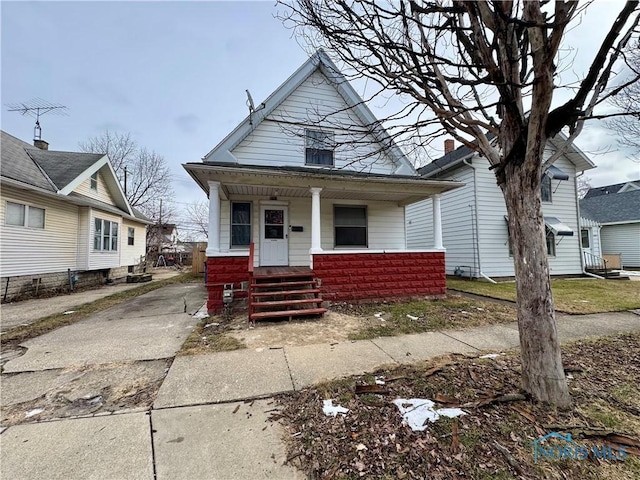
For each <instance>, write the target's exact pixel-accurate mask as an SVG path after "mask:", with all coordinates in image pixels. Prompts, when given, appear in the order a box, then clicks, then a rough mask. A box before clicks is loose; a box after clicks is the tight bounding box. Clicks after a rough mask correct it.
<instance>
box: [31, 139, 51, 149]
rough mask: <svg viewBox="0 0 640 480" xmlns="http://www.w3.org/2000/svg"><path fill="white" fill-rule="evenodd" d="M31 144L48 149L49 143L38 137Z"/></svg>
mask: <svg viewBox="0 0 640 480" xmlns="http://www.w3.org/2000/svg"><path fill="white" fill-rule="evenodd" d="M33 146H34V147H38V148H39V149H40V150H49V143H47V142H45V141H44V140H40V139H38V138H36V139H35V140H34V141H33Z"/></svg>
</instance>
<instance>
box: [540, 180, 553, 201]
mask: <svg viewBox="0 0 640 480" xmlns="http://www.w3.org/2000/svg"><path fill="white" fill-rule="evenodd" d="M540 198H541V200H542V201H543V202H549V203H551V177H550V176H549V175H542V183H541V185H540Z"/></svg>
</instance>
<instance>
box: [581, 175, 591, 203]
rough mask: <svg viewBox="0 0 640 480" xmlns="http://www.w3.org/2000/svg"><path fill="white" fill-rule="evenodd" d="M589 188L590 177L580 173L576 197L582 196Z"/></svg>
mask: <svg viewBox="0 0 640 480" xmlns="http://www.w3.org/2000/svg"><path fill="white" fill-rule="evenodd" d="M590 189H591V178H590V177H586V176H584V175H581V176H579V177H578V198H584V196H585V195H586V194H587V192H588V191H589V190H590Z"/></svg>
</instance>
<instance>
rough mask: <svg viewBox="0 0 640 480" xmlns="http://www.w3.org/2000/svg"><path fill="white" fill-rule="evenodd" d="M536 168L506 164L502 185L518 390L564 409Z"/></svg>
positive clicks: (564, 393)
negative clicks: (519, 373)
mask: <svg viewBox="0 0 640 480" xmlns="http://www.w3.org/2000/svg"><path fill="white" fill-rule="evenodd" d="M527 165H528V166H529V168H527ZM533 165H537V167H534V166H533ZM539 165H540V161H539V160H538V161H536V162H530V161H525V162H523V163H519V162H510V163H509V164H508V165H507V168H506V172H505V173H506V182H505V183H504V184H503V185H502V189H503V193H504V198H505V203H506V205H507V213H508V215H509V229H510V241H511V248H512V251H513V260H514V266H515V277H516V293H517V309H518V327H519V331H520V350H521V355H522V386H523V388H524V390H525V391H527V392H529V393H530V394H531V395H532V396H533V397H534V398H536V399H537V400H540V401H544V402H549V403H552V404H555V405H557V406H559V407H568V406H569V405H570V404H571V398H570V397H569V390H568V387H567V381H566V379H565V375H564V368H563V366H562V359H561V354H560V345H559V343H558V335H557V331H556V319H555V309H554V303H553V294H552V292H551V282H550V278H549V265H548V262H547V245H546V235H545V228H544V222H543V217H542V208H541V200H540V179H539V176H540V167H539ZM536 177H537V178H536Z"/></svg>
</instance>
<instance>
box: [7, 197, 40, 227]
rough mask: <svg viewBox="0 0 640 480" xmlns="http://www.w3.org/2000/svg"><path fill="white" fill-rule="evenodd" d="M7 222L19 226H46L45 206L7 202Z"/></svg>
mask: <svg viewBox="0 0 640 480" xmlns="http://www.w3.org/2000/svg"><path fill="white" fill-rule="evenodd" d="M5 223H6V224H7V225H15V226H18V227H29V228H44V208H38V207H33V206H31V205H24V204H22V203H15V202H7V211H6V214H5Z"/></svg>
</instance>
